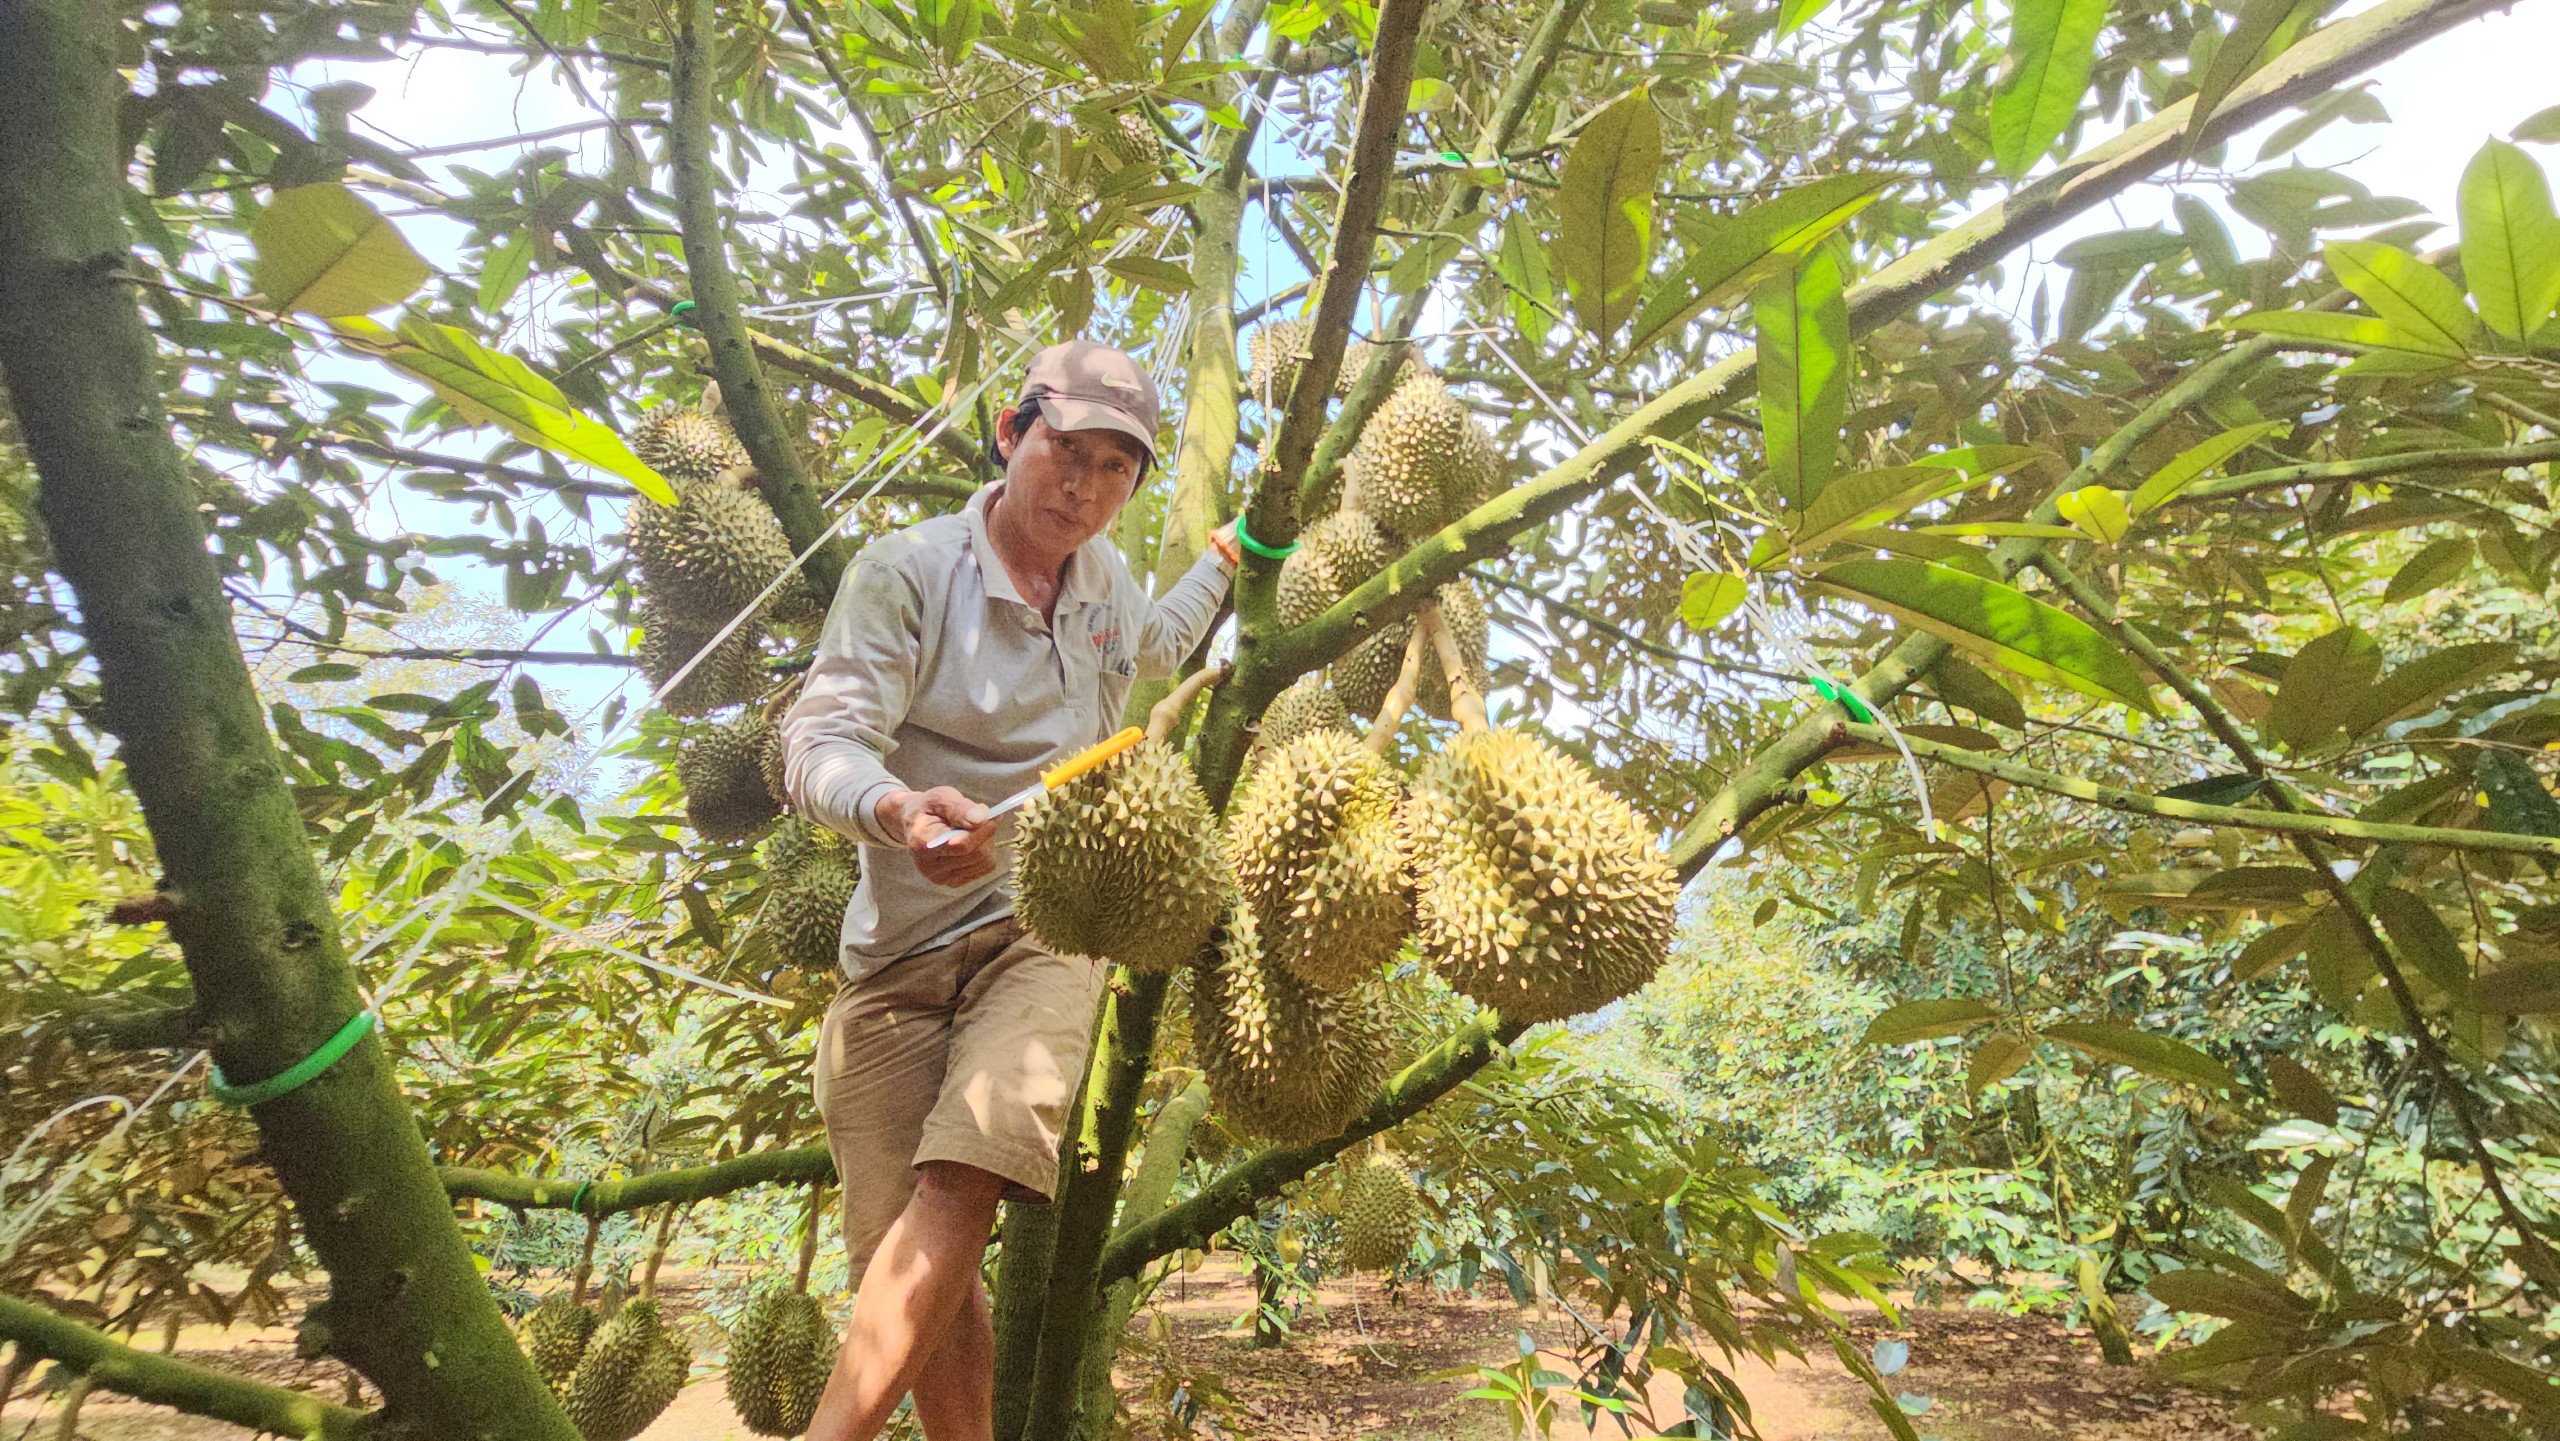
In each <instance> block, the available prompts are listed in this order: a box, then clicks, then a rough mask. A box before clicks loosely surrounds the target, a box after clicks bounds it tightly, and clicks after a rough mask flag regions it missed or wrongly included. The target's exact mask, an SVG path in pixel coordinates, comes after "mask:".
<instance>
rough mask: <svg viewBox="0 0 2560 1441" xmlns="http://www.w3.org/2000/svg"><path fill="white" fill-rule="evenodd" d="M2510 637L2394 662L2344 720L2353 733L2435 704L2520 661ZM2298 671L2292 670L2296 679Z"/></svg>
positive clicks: (2362, 693)
mask: <svg viewBox="0 0 2560 1441" xmlns="http://www.w3.org/2000/svg"><path fill="white" fill-rule="evenodd" d="M2515 660H2516V648H2515V646H2514V645H2513V644H2512V643H2510V642H2507V641H2502V640H2479V641H2471V642H2469V643H2467V644H2463V645H2449V646H2442V647H2439V648H2437V649H2435V650H2431V651H2428V652H2427V653H2426V654H2424V655H2421V656H2419V657H2418V658H2417V659H2415V660H2413V661H2410V662H2409V663H2408V664H2407V665H2403V666H2395V667H2393V669H2392V671H2391V673H2390V674H2389V675H2386V676H2384V677H2382V679H2381V681H2380V682H2379V683H2377V684H2374V685H2371V686H2368V687H2363V688H2360V689H2359V691H2358V692H2357V693H2356V694H2355V695H2354V696H2353V698H2352V701H2351V703H2350V704H2349V705H2348V706H2347V708H2346V712H2345V714H2344V715H2343V716H2342V717H2341V718H2340V720H2339V722H2338V724H2339V726H2340V728H2341V729H2343V730H2344V731H2345V732H2346V733H2347V735H2348V736H2349V737H2350V738H2352V737H2355V736H2360V735H2363V734H2365V733H2366V732H2368V731H2371V730H2373V729H2375V728H2377V727H2379V726H2386V725H2389V724H2390V723H2391V722H2393V721H2396V720H2404V719H2406V718H2408V717H2410V716H2413V715H2417V714H2420V713H2421V712H2424V711H2428V710H2432V709H2434V708H2435V705H2436V702H2438V701H2440V700H2443V699H2444V698H2445V697H2446V696H2449V695H2451V694H2453V693H2454V692H2455V691H2457V690H2460V689H2462V688H2463V687H2464V686H2468V685H2475V684H2477V683H2479V682H2480V681H2484V680H2487V679H2488V678H2489V677H2491V676H2493V675H2496V674H2497V673H2498V672H2500V671H2502V670H2505V669H2507V668H2508V667H2510V666H2512V665H2514V664H2515ZM2291 678H2292V673H2291V672H2289V671H2288V672H2287V673H2286V679H2288V680H2290V679H2291Z"/></svg>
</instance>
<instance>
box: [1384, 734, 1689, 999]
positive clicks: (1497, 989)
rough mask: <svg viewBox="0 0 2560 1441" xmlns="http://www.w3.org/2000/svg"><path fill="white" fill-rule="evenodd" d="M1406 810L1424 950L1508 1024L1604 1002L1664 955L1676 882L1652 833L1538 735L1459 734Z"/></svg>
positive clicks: (1426, 767)
mask: <svg viewBox="0 0 2560 1441" xmlns="http://www.w3.org/2000/svg"><path fill="white" fill-rule="evenodd" d="M1404 817H1405V840H1406V846H1407V854H1409V855H1411V856H1412V857H1413V863H1414V872H1415V874H1414V883H1415V897H1414V918H1415V923H1416V937H1417V939H1418V940H1419V941H1420V942H1421V946H1422V951H1423V954H1424V955H1426V956H1428V957H1429V958H1430V960H1431V962H1432V964H1433V965H1434V966H1435V967H1437V968H1438V970H1439V972H1440V974H1441V976H1442V977H1443V978H1444V979H1446V980H1447V981H1448V982H1449V984H1450V985H1451V986H1452V987H1454V988H1456V989H1457V990H1458V991H1460V992H1462V993H1463V994H1465V995H1468V996H1471V997H1473V998H1474V999H1476V1000H1477V1001H1480V1002H1482V1003H1483V1004H1485V1005H1488V1006H1491V1007H1493V1008H1494V1009H1495V1010H1498V1011H1500V1012H1501V1013H1502V1015H1503V1017H1504V1019H1506V1020H1511V1021H1519V1022H1537V1021H1552V1020H1559V1019H1561V1018H1563V1017H1566V1016H1574V1015H1580V1014H1581V1013H1583V1012H1585V1011H1589V1010H1592V1009H1594V1008H1595V1007H1598V1006H1603V1005H1606V1004H1608V1003H1609V1002H1611V1001H1614V1000H1616V999H1618V998H1619V997H1621V996H1624V995H1628V994H1630V993H1632V992H1634V991H1635V990H1637V989H1638V988H1640V987H1642V986H1643V985H1644V984H1645V982H1647V981H1649V980H1651V979H1652V978H1653V973H1654V972H1655V971H1656V970H1657V969H1659V968H1660V967H1661V965H1662V961H1663V958H1664V957H1665V956H1666V955H1668V954H1669V953H1670V950H1671V939H1672V933H1673V919H1674V910H1675V907H1676V904H1677V902H1678V900H1679V895H1680V884H1679V881H1678V879H1677V878H1676V877H1675V876H1674V875H1673V874H1672V870H1671V866H1670V864H1669V862H1667V861H1666V860H1664V859H1663V856H1662V852H1661V851H1660V849H1659V848H1658V847H1656V846H1655V845H1654V842H1653V837H1652V835H1651V834H1650V831H1649V829H1648V827H1647V826H1646V825H1645V823H1644V822H1643V820H1642V819H1640V818H1639V817H1638V816H1637V815H1636V812H1635V809H1634V807H1632V806H1629V805H1628V804H1627V803H1626V802H1625V801H1623V800H1620V799H1619V798H1618V797H1617V796H1615V795H1613V794H1611V793H1610V792H1609V791H1608V790H1607V789H1606V788H1605V787H1603V786H1602V785H1601V784H1600V783H1599V781H1597V780H1596V779H1594V778H1593V777H1592V775H1591V773H1590V772H1589V771H1588V770H1586V769H1584V768H1583V767H1582V765H1581V764H1580V763H1579V762H1577V761H1575V760H1573V759H1572V758H1571V757H1568V756H1565V755H1561V754H1559V753H1557V752H1556V751H1554V750H1552V749H1550V748H1549V747H1548V746H1547V745H1546V743H1545V742H1543V741H1540V740H1539V739H1537V738H1536V737H1534V736H1530V735H1525V734H1522V733H1521V732H1518V731H1510V730H1501V731H1476V732H1472V733H1469V734H1463V735H1460V736H1459V737H1458V738H1457V739H1455V740H1454V741H1452V742H1450V744H1449V746H1448V747H1447V748H1446V749H1444V750H1442V751H1441V752H1439V753H1438V754H1436V755H1434V756H1432V757H1431V758H1430V759H1429V760H1427V761H1426V762H1424V764H1423V766H1422V768H1421V770H1420V771H1419V772H1418V773H1417V774H1416V775H1415V777H1414V783H1413V786H1412V789H1411V792H1410V794H1409V795H1408V796H1407V798H1406V801H1405V809H1404Z"/></svg>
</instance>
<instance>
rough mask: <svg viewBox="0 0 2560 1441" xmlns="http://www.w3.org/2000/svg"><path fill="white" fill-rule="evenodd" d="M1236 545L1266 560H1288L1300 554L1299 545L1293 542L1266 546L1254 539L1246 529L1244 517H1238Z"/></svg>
mask: <svg viewBox="0 0 2560 1441" xmlns="http://www.w3.org/2000/svg"><path fill="white" fill-rule="evenodd" d="M1236 544H1238V545H1240V546H1243V547H1244V548H1245V549H1247V550H1249V551H1252V552H1253V553H1254V554H1255V555H1258V556H1261V557H1262V558H1263V559H1265V560H1287V559H1288V558H1289V557H1291V556H1293V555H1296V554H1297V553H1298V544H1299V543H1298V542H1297V541H1294V540H1293V541H1291V542H1289V543H1288V544H1287V545H1264V544H1263V543H1262V542H1261V541H1258V540H1255V539H1254V538H1253V533H1252V532H1251V531H1248V530H1246V529H1245V528H1244V517H1243V516H1241V515H1239V516H1237V517H1236Z"/></svg>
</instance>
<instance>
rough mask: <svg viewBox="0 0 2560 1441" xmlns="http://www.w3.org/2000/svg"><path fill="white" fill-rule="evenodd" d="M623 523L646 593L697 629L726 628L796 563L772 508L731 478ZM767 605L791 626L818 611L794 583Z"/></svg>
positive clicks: (640, 507) (645, 508) (646, 507)
mask: <svg viewBox="0 0 2560 1441" xmlns="http://www.w3.org/2000/svg"><path fill="white" fill-rule="evenodd" d="M625 524H626V526H627V527H628V538H629V543H630V547H631V555H632V558H633V559H634V560H636V561H638V562H639V567H640V569H639V576H638V579H639V584H640V593H641V594H642V595H644V596H646V597H647V598H648V599H649V600H650V601H651V602H652V603H653V604H655V605H656V606H657V607H658V608H659V609H661V610H664V611H666V612H667V613H668V614H670V615H673V616H674V617H675V618H676V619H678V620H681V621H684V622H687V623H688V624H691V625H696V626H703V627H718V626H722V625H726V624H728V622H729V618H730V617H731V616H734V615H737V614H738V613H740V612H741V611H745V610H748V609H749V608H751V607H755V606H757V605H758V600H757V597H758V596H760V595H762V594H763V592H764V588H765V587H766V586H767V585H770V584H772V582H773V578H774V577H775V576H778V575H781V574H782V573H783V572H784V571H787V570H789V569H790V568H791V563H792V561H793V560H794V559H795V556H794V553H793V551H792V549H791V541H790V538H789V537H787V536H785V535H784V534H783V533H782V522H781V521H779V520H776V519H774V515H773V507H771V506H769V505H767V504H765V502H764V497H763V496H761V495H759V494H757V493H756V492H754V491H752V490H747V489H742V488H740V487H739V486H738V485H737V484H735V483H734V482H732V481H730V480H728V479H726V478H715V479H712V480H709V481H705V482H702V483H700V484H697V485H692V486H688V487H687V488H686V489H685V490H684V491H683V492H682V494H681V498H680V499H679V500H678V501H677V502H676V504H675V505H673V506H672V507H670V506H663V505H658V504H655V503H653V502H650V501H647V500H635V501H633V502H631V508H630V510H629V511H628V512H627V513H626V516H625ZM767 604H768V605H769V607H770V609H771V611H772V613H773V614H774V615H775V616H776V617H777V618H780V619H788V620H800V619H806V618H807V616H808V614H809V613H810V612H812V611H814V609H815V600H814V598H813V597H811V596H810V594H809V588H808V587H807V586H806V585H804V584H800V583H799V582H798V581H796V580H795V581H794V582H793V583H792V584H790V585H786V586H784V587H783V588H782V589H780V590H778V591H776V592H775V593H774V595H773V597H772V600H771V601H770V602H769V603H767Z"/></svg>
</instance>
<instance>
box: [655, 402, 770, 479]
mask: <svg viewBox="0 0 2560 1441" xmlns="http://www.w3.org/2000/svg"><path fill="white" fill-rule="evenodd" d="M631 453H632V454H634V455H636V456H638V457H640V460H641V463H642V464H644V465H646V466H648V467H649V468H650V469H651V470H654V471H656V472H658V473H659V474H660V475H663V476H665V477H666V478H667V479H668V480H669V481H670V482H673V483H675V484H677V485H678V486H682V485H688V484H692V483H694V482H697V481H706V480H709V479H711V478H712V477H713V476H715V475H718V474H719V473H720V472H722V471H724V470H733V469H736V468H738V467H741V466H744V465H746V464H747V463H748V462H747V450H746V447H745V446H742V445H740V444H738V437H737V436H736V435H735V434H733V433H732V432H731V431H730V429H729V427H728V426H727V425H726V424H725V423H723V422H722V421H721V420H720V419H719V418H718V417H717V416H714V415H710V414H707V413H705V412H704V411H701V410H696V409H694V408H692V407H690V406H682V405H662V406H659V407H658V408H656V409H654V410H652V411H650V412H649V413H648V414H646V415H643V416H641V417H640V419H639V421H638V423H637V424H635V425H633V426H632V427H631Z"/></svg>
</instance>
